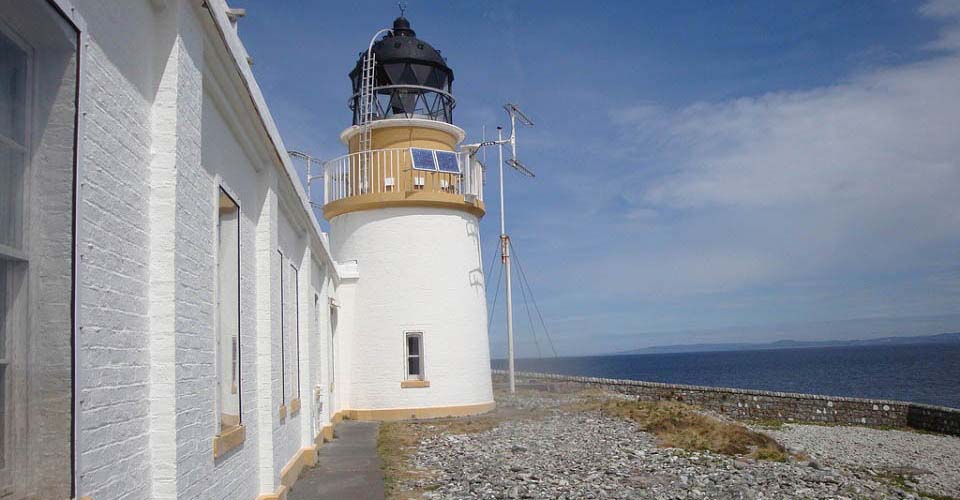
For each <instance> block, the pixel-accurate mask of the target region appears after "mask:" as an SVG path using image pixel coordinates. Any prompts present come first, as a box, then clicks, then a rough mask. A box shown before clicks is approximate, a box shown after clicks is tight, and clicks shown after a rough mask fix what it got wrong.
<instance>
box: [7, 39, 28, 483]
mask: <svg viewBox="0 0 960 500" xmlns="http://www.w3.org/2000/svg"><path fill="white" fill-rule="evenodd" d="M27 63H28V58H27V48H26V47H25V46H23V45H21V43H20V42H19V41H17V40H15V39H14V37H13V36H12V34H8V33H5V32H4V31H2V30H0V74H2V75H4V76H3V77H2V78H0V179H3V181H2V182H0V470H7V467H6V465H7V462H8V460H7V459H8V455H9V453H10V445H9V443H10V442H11V438H13V433H12V432H11V430H10V427H11V424H15V423H16V421H17V420H18V419H17V418H16V415H15V413H16V408H15V407H14V404H15V403H16V401H15V398H13V397H11V392H12V391H11V390H10V389H13V383H12V380H14V379H15V378H16V375H15V370H16V368H15V367H14V366H13V365H14V363H13V361H14V357H15V355H16V352H17V351H18V350H19V349H18V347H19V346H20V345H21V344H22V343H23V342H24V340H25V339H24V338H23V337H25V336H26V335H25V333H26V332H25V330H26V323H25V321H26V307H27V303H26V300H27V294H26V290H24V287H23V284H24V283H23V281H24V275H25V273H26V269H27V264H28V258H27V252H26V251H25V250H26V249H25V245H24V241H23V240H24V238H23V224H24V191H25V185H24V177H25V174H26V170H27V163H26V162H27V154H26V153H27V123H26V122H27V108H28V106H27V88H29V85H28V80H27V77H28V75H27V70H28V67H27ZM3 479H4V481H3V482H4V483H6V482H8V481H9V480H10V479H12V478H8V474H4V477H3ZM0 486H2V485H0Z"/></svg>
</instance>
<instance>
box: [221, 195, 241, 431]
mask: <svg viewBox="0 0 960 500" xmlns="http://www.w3.org/2000/svg"><path fill="white" fill-rule="evenodd" d="M217 386H218V389H219V390H218V392H217V396H218V401H219V404H218V406H219V408H218V409H219V414H220V430H221V432H222V431H224V430H227V429H229V428H232V427H235V426H238V425H240V206H239V205H237V202H236V201H234V199H233V198H231V197H230V195H229V194H227V193H226V192H225V191H224V190H222V189H221V190H220V200H219V221H218V224H217Z"/></svg>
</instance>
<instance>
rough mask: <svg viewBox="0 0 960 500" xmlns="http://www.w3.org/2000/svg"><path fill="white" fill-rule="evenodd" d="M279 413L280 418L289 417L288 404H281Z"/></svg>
mask: <svg viewBox="0 0 960 500" xmlns="http://www.w3.org/2000/svg"><path fill="white" fill-rule="evenodd" d="M277 414H278V415H280V420H285V419H286V418H287V405H280V409H279V410H277Z"/></svg>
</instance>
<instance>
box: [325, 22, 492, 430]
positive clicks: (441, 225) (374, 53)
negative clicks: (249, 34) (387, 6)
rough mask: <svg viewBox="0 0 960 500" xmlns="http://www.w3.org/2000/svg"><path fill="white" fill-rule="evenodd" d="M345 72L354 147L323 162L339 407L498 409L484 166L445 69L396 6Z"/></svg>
mask: <svg viewBox="0 0 960 500" xmlns="http://www.w3.org/2000/svg"><path fill="white" fill-rule="evenodd" d="M379 35H380V34H378V35H376V36H375V37H374V40H373V41H372V43H371V45H370V46H369V47H365V50H364V51H363V52H362V53H361V54H360V58H359V60H358V61H357V64H356V67H355V68H354V69H353V71H351V72H350V80H351V82H352V84H353V95H352V97H351V99H350V109H351V110H352V111H353V124H352V125H351V126H350V127H349V128H347V129H346V130H344V131H343V133H342V134H341V135H340V139H341V141H342V142H343V143H344V145H346V146H347V149H348V154H346V155H344V156H342V157H340V158H337V159H335V160H332V161H330V162H327V163H326V165H325V167H324V168H325V171H324V176H325V183H324V197H325V199H324V206H323V213H324V217H325V218H326V219H327V220H329V221H330V245H331V251H332V253H333V256H334V258H335V259H336V260H337V261H338V262H341V263H344V264H345V265H347V266H349V265H352V263H354V262H355V265H356V279H355V280H347V281H346V282H344V283H342V284H341V286H340V287H339V288H338V290H339V291H338V294H339V296H340V303H341V304H342V306H341V309H342V310H341V311H339V312H338V321H340V322H341V324H342V322H344V321H346V322H349V324H350V327H349V330H348V331H346V332H345V334H344V335H343V336H342V337H343V338H339V339H337V343H338V345H339V347H338V348H337V349H338V350H339V351H338V352H339V355H340V359H341V362H340V363H341V365H340V369H338V375H337V376H339V377H341V378H340V381H339V382H337V384H339V388H338V390H337V391H336V393H337V394H336V398H337V399H338V400H339V401H338V404H337V406H339V407H341V408H343V409H345V410H346V411H347V414H348V415H350V416H351V417H353V418H357V419H378V420H389V419H398V418H411V417H416V418H431V417H443V416H456V415H470V414H476V413H481V412H484V411H487V410H489V409H491V408H493V393H492V388H491V381H490V353H489V346H488V342H487V309H486V299H485V293H484V279H483V265H482V259H481V255H480V245H479V242H480V233H479V219H480V218H481V217H483V215H484V204H483V192H482V189H483V183H482V172H481V167H480V165H479V163H478V162H476V161H475V160H473V159H472V157H471V155H470V153H471V151H470V150H469V148H466V150H461V149H460V148H459V146H460V143H461V141H463V139H464V135H465V134H464V131H463V130H462V129H460V128H459V127H457V126H456V125H454V123H453V109H454V105H455V100H454V97H453V95H452V93H451V89H452V84H453V70H451V69H450V67H448V66H447V63H446V61H445V59H444V58H443V57H442V56H441V55H440V51H438V50H436V49H434V48H433V47H432V46H431V45H430V44H429V43H427V42H425V41H424V40H422V39H420V38H417V35H416V32H414V30H413V29H411V27H410V23H409V22H408V21H407V19H405V18H404V17H402V16H401V17H399V18H397V19H396V20H395V21H394V22H393V28H392V29H391V30H384V31H383V36H382V38H379V39H377V38H378V37H379Z"/></svg>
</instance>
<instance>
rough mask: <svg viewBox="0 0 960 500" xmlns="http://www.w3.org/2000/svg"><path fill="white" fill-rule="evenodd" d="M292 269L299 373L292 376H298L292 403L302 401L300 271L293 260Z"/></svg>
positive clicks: (293, 389)
mask: <svg viewBox="0 0 960 500" xmlns="http://www.w3.org/2000/svg"><path fill="white" fill-rule="evenodd" d="M290 269H293V305H294V309H293V314H294V323H293V335H294V339H295V340H296V350H295V353H294V354H295V355H296V361H297V367H296V370H297V371H296V373H295V374H293V373H292V374H291V375H296V377H295V379H294V380H295V382H296V383H295V384H291V385H292V387H291V391H290V392H291V394H290V395H291V396H294V394H296V396H295V397H293V398H292V399H291V403H292V402H293V401H300V270H299V269H297V266H295V265H294V264H293V259H291V260H290ZM292 365H293V363H291V366H290V368H291V371H292V370H293V366H292ZM291 382H293V381H291Z"/></svg>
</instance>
